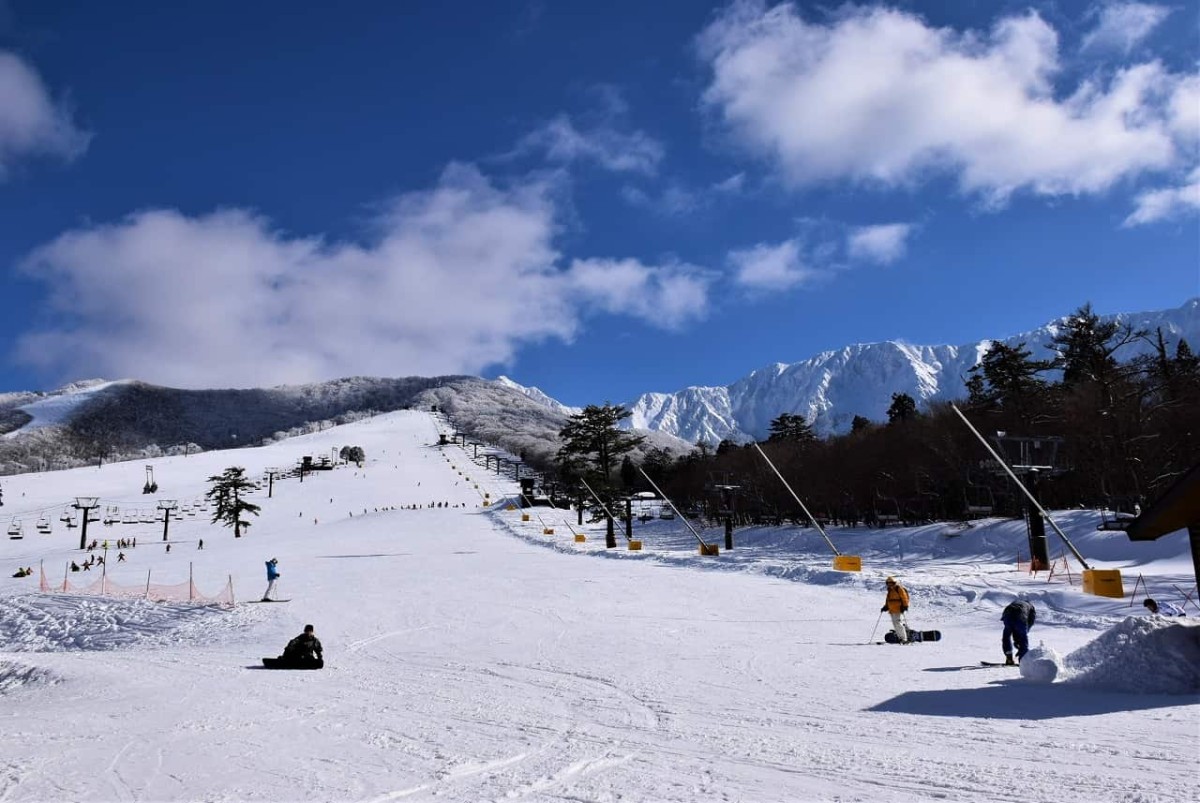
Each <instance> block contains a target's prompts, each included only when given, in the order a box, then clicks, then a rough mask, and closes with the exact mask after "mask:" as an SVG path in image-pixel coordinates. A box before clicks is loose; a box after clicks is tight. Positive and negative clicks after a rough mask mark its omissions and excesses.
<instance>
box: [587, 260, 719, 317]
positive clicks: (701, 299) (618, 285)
mask: <svg viewBox="0 0 1200 803" xmlns="http://www.w3.org/2000/svg"><path fill="white" fill-rule="evenodd" d="M712 279H713V277H712V276H710V275H709V274H708V272H706V271H704V270H702V269H701V268H698V267H696V266H694V265H685V264H671V265H667V266H664V267H649V266H647V265H643V264H642V263H641V262H639V261H638V260H636V259H577V260H575V261H574V262H572V263H571V268H570V270H569V271H568V272H567V277H566V280H567V282H568V283H569V285H570V286H571V287H572V288H573V289H574V290H575V291H576V292H578V294H579V296H580V297H582V298H585V299H588V301H587V303H588V304H589V305H590V306H591V307H593V308H595V309H598V310H601V311H604V312H608V313H612V314H617V315H622V314H623V315H629V316H632V317H635V318H640V319H641V320H643V321H645V322H646V323H650V324H655V325H658V326H662V327H664V328H667V329H677V328H679V327H681V326H682V325H684V324H685V323H688V322H690V321H692V320H696V319H699V318H702V317H703V316H704V315H705V313H706V312H707V311H708V288H709V285H710V284H711V282H712Z"/></svg>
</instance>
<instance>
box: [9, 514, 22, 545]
mask: <svg viewBox="0 0 1200 803" xmlns="http://www.w3.org/2000/svg"><path fill="white" fill-rule="evenodd" d="M8 537H9V538H11V539H13V540H14V541H15V540H17V539H18V538H24V537H25V533H24V531H22V529H21V520H20V519H13V520H12V524H10V525H9V527H8Z"/></svg>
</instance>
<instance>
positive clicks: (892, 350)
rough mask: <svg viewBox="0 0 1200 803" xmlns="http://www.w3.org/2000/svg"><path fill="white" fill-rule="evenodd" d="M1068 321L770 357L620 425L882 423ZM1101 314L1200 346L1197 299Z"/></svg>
mask: <svg viewBox="0 0 1200 803" xmlns="http://www.w3.org/2000/svg"><path fill="white" fill-rule="evenodd" d="M1070 318H1071V315H1064V316H1061V317H1059V318H1055V319H1054V320H1052V321H1050V322H1048V323H1046V324H1044V325H1043V326H1041V327H1039V328H1037V329H1034V330H1030V331H1027V332H1022V333H1020V334H1017V335H1012V336H1009V337H1006V338H1002V339H1000V338H988V339H985V340H980V341H977V342H975V343H966V344H961V345H957V346H954V345H936V346H929V345H917V344H912V343H907V342H905V341H902V340H886V341H882V342H878V343H859V344H854V345H850V346H844V347H842V348H840V349H832V350H828V351H824V352H821V353H819V354H817V355H814V356H813V357H809V358H808V359H806V360H801V361H799V362H795V363H779V362H776V363H771V364H769V365H765V366H762V367H760V368H757V369H754V370H752V371H751V372H750V373H748V374H746V375H745V376H744V377H742V378H740V379H737V380H735V381H734V382H732V383H730V384H729V385H724V386H691V387H687V388H684V389H682V390H679V391H676V392H674V393H663V392H652V393H644V394H642V395H641V396H639V397H637V398H636V399H634V400H633V401H632V402H630V403H629V404H628V405H627V406H628V408H629V410H630V412H631V416H630V418H629V419H628V424H629V426H631V427H634V428H638V429H650V430H655V431H661V432H667V433H669V434H671V435H674V436H675V437H678V438H681V439H683V440H686V441H689V442H692V443H696V442H698V441H705V442H708V443H713V444H715V443H719V442H720V441H722V440H733V441H737V442H746V441H750V440H754V439H761V438H764V437H766V435H767V433H768V432H769V428H770V423H771V421H772V420H773V419H775V418H776V417H778V416H779V415H780V414H781V413H794V414H801V415H804V417H805V418H806V419H808V421H809V423H810V424H812V426H813V428H814V430H815V431H816V432H817V433H818V434H821V435H829V434H833V433H840V432H845V431H847V430H848V429H849V428H850V424H851V422H852V421H853V419H854V416H856V415H861V416H864V417H866V418H868V419H871V420H874V421H880V420H884V419H885V418H886V413H887V409H888V407H889V406H890V405H891V395H892V394H893V393H907V394H909V395H910V396H912V397H913V398H914V399H915V400H916V401H917V403H918V404H919V405H920V404H928V403H929V402H931V401H941V400H948V399H954V398H960V397H962V396H964V395H965V393H966V391H965V387H964V384H963V383H964V382H965V380H966V379H967V376H968V372H969V371H970V369H971V368H972V367H973V366H974V365H976V364H977V363H978V362H979V361H980V359H982V357H983V355H984V354H985V353H986V352H987V350H988V348H990V347H991V344H992V343H995V342H1002V343H1005V344H1008V345H1016V344H1018V343H1024V344H1025V345H1026V347H1027V348H1028V349H1029V350H1030V351H1031V352H1032V354H1033V357H1034V358H1035V359H1046V358H1049V357H1050V356H1053V352H1052V351H1051V350H1050V349H1049V348H1048V347H1047V344H1048V343H1049V342H1050V341H1051V339H1052V338H1053V336H1054V335H1055V334H1056V333H1057V332H1058V331H1059V330H1060V329H1061V327H1062V326H1064V325H1065V324H1066V323H1067V322H1068V321H1069V320H1070ZM1100 319H1101V320H1102V321H1111V320H1116V321H1120V322H1122V323H1125V322H1128V323H1131V324H1132V325H1133V326H1134V328H1138V329H1147V330H1149V331H1151V332H1153V331H1154V329H1155V328H1162V329H1163V334H1164V336H1165V337H1166V339H1167V342H1168V344H1169V345H1170V346H1171V347H1174V344H1175V343H1177V342H1178V341H1179V340H1180V339H1186V340H1188V342H1189V344H1193V343H1200V298H1192V299H1189V300H1188V301H1186V302H1184V303H1183V304H1182V305H1181V306H1179V307H1177V308H1173V309H1166V310H1155V311H1149V312H1133V313H1117V314H1114V315H1107V316H1100ZM1147 348H1148V344H1140V343H1135V344H1130V345H1129V346H1127V347H1125V348H1124V349H1122V350H1121V352H1119V354H1118V357H1119V358H1120V359H1123V360H1128V359H1130V358H1131V357H1133V356H1135V355H1136V354H1138V353H1142V352H1144V351H1146V350H1147Z"/></svg>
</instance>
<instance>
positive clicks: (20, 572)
mask: <svg viewBox="0 0 1200 803" xmlns="http://www.w3.org/2000/svg"><path fill="white" fill-rule="evenodd" d="M31 574H33V572H27V571H25V567H24V566H21V567H18V568H17V571H16V572H14V573H13V577H28V576H29V575H31Z"/></svg>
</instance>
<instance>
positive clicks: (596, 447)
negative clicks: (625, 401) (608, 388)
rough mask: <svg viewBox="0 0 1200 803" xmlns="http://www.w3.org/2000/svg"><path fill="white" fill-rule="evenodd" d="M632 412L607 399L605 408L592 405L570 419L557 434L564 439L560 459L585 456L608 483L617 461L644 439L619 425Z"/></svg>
mask: <svg viewBox="0 0 1200 803" xmlns="http://www.w3.org/2000/svg"><path fill="white" fill-rule="evenodd" d="M630 415H631V413H630V412H629V411H628V410H626V409H625V408H624V407H622V406H621V405H619V404H618V405H614V404H608V403H607V402H606V403H605V404H604V406H603V407H597V406H596V405H594V404H589V405H588V406H587V407H585V408H583V412H582V413H578V414H576V415H573V416H571V417H570V418H569V419H567V425H566V426H565V427H563V428H562V429H561V430H560V431H559V433H558V437H560V438H561V439H562V441H563V445H562V448H560V449H559V450H558V455H559V459H560V460H561V461H562V462H564V463H568V464H570V463H574V462H575V461H576V460H577V459H579V458H582V459H583V460H585V461H587V462H590V463H591V464H592V465H593V466H594V467H595V468H596V470H597V471H598V472H599V474H600V476H601V477H602V478H603V479H604V483H605V484H606V485H607V484H610V483H611V479H612V472H613V467H614V465H615V464H616V462H617V460H618V459H619V458H620V457H621V456H623V455H625V454H627V453H629V452H631V451H633V450H634V449H635V448H637V446H638V445H639V444H641V443H642V441H644V440H645V438H644V437H642V436H640V435H631V434H629V433H628V432H625V431H624V430H622V429H620V428H619V427H618V426H617V425H618V424H619V423H620V422H621V421H623V420H624V419H626V418H628V417H629V416H630Z"/></svg>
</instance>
